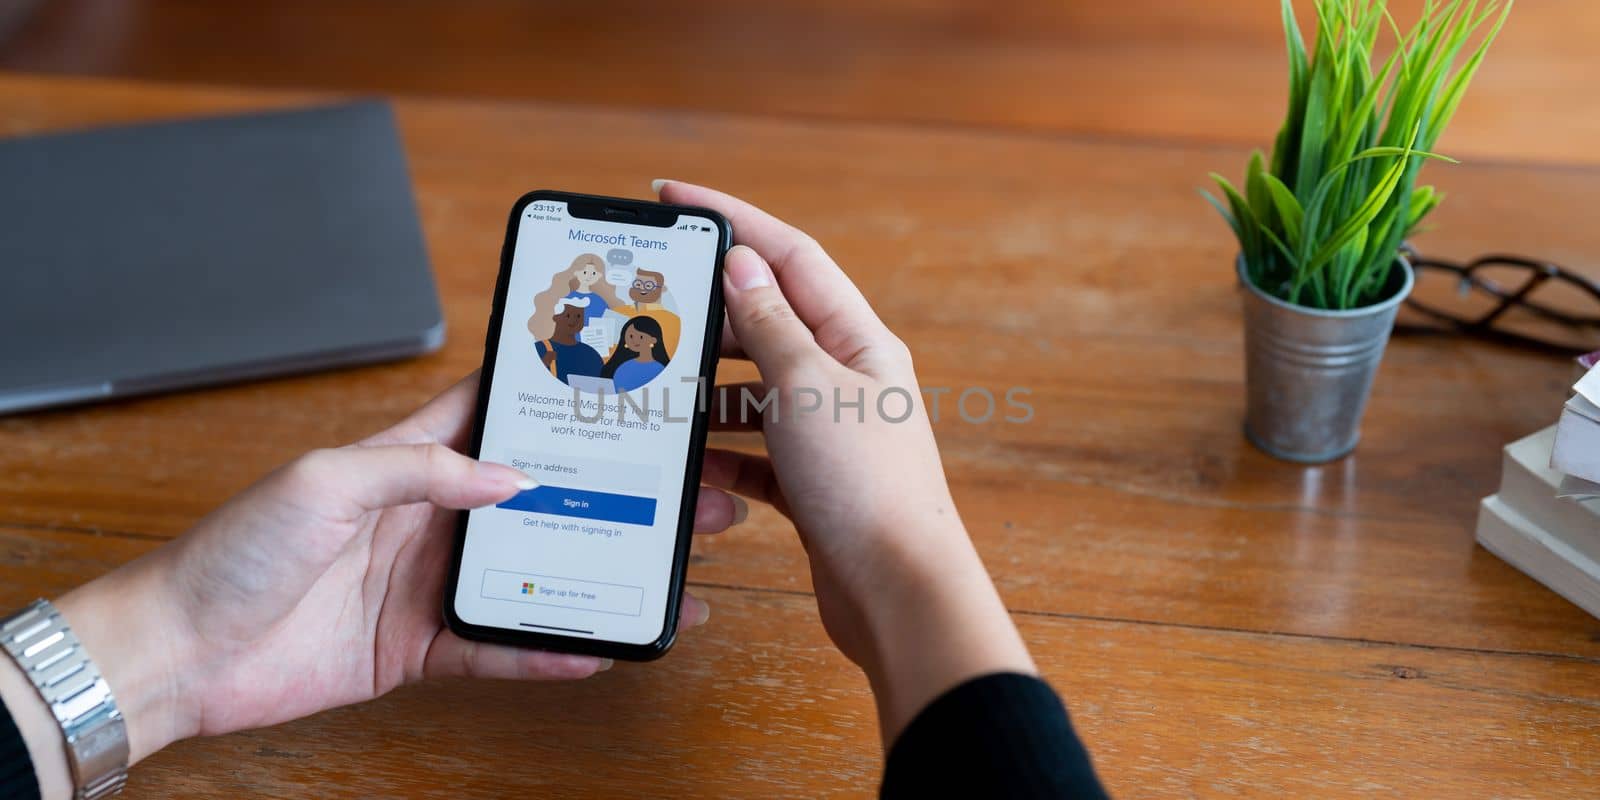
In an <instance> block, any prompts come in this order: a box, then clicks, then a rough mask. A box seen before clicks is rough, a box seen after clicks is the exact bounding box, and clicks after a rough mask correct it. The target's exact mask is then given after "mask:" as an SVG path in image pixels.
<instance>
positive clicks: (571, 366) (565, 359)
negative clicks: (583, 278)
mask: <svg viewBox="0 0 1600 800" xmlns="http://www.w3.org/2000/svg"><path fill="white" fill-rule="evenodd" d="M588 305H589V300H588V298H584V297H562V298H560V299H558V300H556V301H555V312H554V313H553V314H550V315H549V317H547V318H546V317H542V316H541V314H540V312H539V311H538V307H537V304H536V305H535V310H534V313H533V316H532V317H530V318H529V319H528V330H529V332H531V333H532V334H533V335H534V339H535V341H534V345H533V347H534V351H535V352H537V353H538V354H539V361H540V362H541V363H543V364H544V366H545V368H546V369H549V370H551V371H553V372H554V373H555V376H556V379H557V380H559V381H561V382H562V383H566V382H567V378H568V376H571V375H587V376H590V377H598V376H599V375H600V371H601V370H602V369H604V368H605V365H604V364H603V363H602V361H601V358H600V354H599V353H598V352H596V351H595V349H594V348H593V347H590V346H589V345H586V344H584V343H583V342H580V341H578V334H579V333H580V332H582V331H583V324H584V320H585V319H586V318H587V317H586V313H585V312H586V311H587V308H586V307H587V306H588ZM545 321H548V323H549V324H548V325H544V324H542V323H544V322H545ZM536 323H537V325H536ZM544 330H549V333H548V334H547V335H545V336H540V333H541V331H544Z"/></svg>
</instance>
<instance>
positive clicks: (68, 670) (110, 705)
mask: <svg viewBox="0 0 1600 800" xmlns="http://www.w3.org/2000/svg"><path fill="white" fill-rule="evenodd" d="M0 644H3V645H4V646H5V649H6V652H7V653H10V654H11V657H12V658H13V659H15V660H16V662H17V666H19V667H21V668H22V674H24V675H26V676H28V680H29V681H30V682H31V683H33V688H34V689H37V690H38V692H39V696H40V697H42V698H44V702H45V705H47V706H49V707H50V712H51V713H52V714H54V715H55V718H56V722H58V723H60V724H61V735H62V737H64V738H65V739H66V741H67V763H68V765H69V766H70V767H71V768H72V782H73V785H74V786H75V787H76V791H75V792H74V793H73V795H72V796H73V797H74V798H77V800H97V798H101V797H110V796H111V795H114V794H116V793H117V792H120V791H122V786H123V784H125V783H127V781H128V729H127V726H126V725H125V724H124V723H123V721H122V712H120V711H118V710H117V702H116V700H115V699H114V698H112V696H111V688H110V687H109V686H107V685H106V681H105V679H104V678H102V677H100V670H99V669H98V668H97V667H95V665H94V662H93V661H90V660H89V654H88V653H86V652H84V649H83V645H82V644H80V643H79V642H78V637H77V636H74V635H73V633H72V629H71V628H69V627H67V621H66V620H65V619H63V618H62V616H61V612H59V611H57V610H56V607H55V606H53V605H51V604H50V602H49V601H47V600H35V601H33V604H32V605H30V606H28V607H27V608H24V609H23V610H21V611H18V612H17V613H15V614H13V615H11V616H10V617H7V618H5V619H4V620H0Z"/></svg>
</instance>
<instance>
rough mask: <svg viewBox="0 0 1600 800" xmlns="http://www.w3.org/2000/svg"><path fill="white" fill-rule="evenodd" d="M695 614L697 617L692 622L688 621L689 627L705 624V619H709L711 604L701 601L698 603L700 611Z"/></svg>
mask: <svg viewBox="0 0 1600 800" xmlns="http://www.w3.org/2000/svg"><path fill="white" fill-rule="evenodd" d="M697 616H698V619H696V620H695V621H694V622H691V623H689V627H691V628H698V627H700V626H701V625H704V624H706V620H708V619H711V606H710V605H709V604H707V603H701V604H700V613H699V614H698V615H697Z"/></svg>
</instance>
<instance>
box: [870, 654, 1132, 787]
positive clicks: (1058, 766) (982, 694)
mask: <svg viewBox="0 0 1600 800" xmlns="http://www.w3.org/2000/svg"><path fill="white" fill-rule="evenodd" d="M879 796H880V797H885V798H904V797H916V798H923V797H958V796H969V797H985V798H988V797H995V798H1007V797H1088V798H1103V797H1106V790H1105V789H1104V788H1103V787H1101V785H1100V779H1099V778H1097V777H1095V774H1094V766H1093V765H1092V764H1090V763H1089V753H1088V751H1086V750H1084V748H1083V744H1082V743H1081V742H1079V741H1078V737H1077V735H1076V734H1074V733H1073V732H1072V723H1071V722H1069V721H1068V719H1067V709H1066V708H1065V707H1064V706H1062V705H1061V698H1059V697H1057V696H1056V693H1055V691H1054V690H1052V689H1051V688H1050V685H1049V684H1047V683H1045V682H1044V681H1042V680H1039V679H1038V678H1035V677H1032V676H1030V675H1020V674H1016V673H1000V674H995V675H985V676H983V677H979V678H973V679H972V680H970V681H967V682H966V683H963V684H961V685H960V686H957V687H956V688H954V689H951V690H950V691H948V692H945V693H944V694H942V695H940V696H939V697H938V699H936V700H934V701H933V702H932V703H930V704H929V705H928V707H927V708H924V709H923V710H922V712H921V713H919V714H917V717H916V719H913V720H912V721H911V724H910V725H908V726H906V729H905V731H903V732H901V734H900V738H899V739H898V740H896V741H895V743H894V745H893V746H892V747H891V748H890V749H889V763H888V765H887V766H886V767H885V768H884V772H883V786H882V788H881V789H880V790H879Z"/></svg>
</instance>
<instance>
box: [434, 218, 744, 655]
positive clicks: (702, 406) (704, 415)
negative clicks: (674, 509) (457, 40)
mask: <svg viewBox="0 0 1600 800" xmlns="http://www.w3.org/2000/svg"><path fill="white" fill-rule="evenodd" d="M541 200H548V201H557V202H564V203H566V204H567V205H568V209H569V210H570V211H571V212H572V213H573V215H574V216H579V214H578V212H579V211H580V210H582V211H583V212H584V213H583V214H582V215H581V216H580V218H583V219H595V220H597V221H605V222H618V221H619V220H617V219H615V218H609V217H608V216H606V212H607V211H608V210H611V209H616V210H619V212H631V213H632V214H634V215H636V217H637V221H631V222H623V224H628V225H641V226H646V227H667V226H670V225H672V224H674V223H676V222H677V220H678V218H679V217H680V216H682V215H685V214H689V215H693V216H696V217H703V218H705V219H709V220H711V221H712V222H713V223H714V224H715V225H716V227H717V248H716V257H715V259H714V261H713V264H712V276H711V278H712V279H711V297H710V302H709V303H708V305H707V313H706V336H705V344H704V350H703V352H702V353H701V356H700V377H701V379H702V384H701V385H702V386H703V387H705V391H706V392H707V393H709V392H710V391H711V390H712V387H714V386H715V385H716V372H717V358H718V355H719V352H720V350H721V344H722V321H723V316H724V315H723V299H722V261H723V255H724V254H725V253H727V251H728V248H729V247H730V246H731V243H732V241H733V228H732V226H731V225H729V223H728V221H727V219H726V218H724V217H723V216H722V215H721V214H719V213H717V212H715V211H712V210H711V209H708V208H698V207H695V206H680V205H672V204H668V203H657V202H652V201H648V200H631V199H626V198H620V197H602V196H598V195H588V194H577V193H574V192H561V191H555V190H550V189H540V190H537V191H532V192H529V193H527V194H525V195H523V196H522V197H521V198H519V199H518V200H517V202H516V204H515V205H513V206H512V207H511V215H510V218H509V220H508V222H507V224H506V239H505V244H504V245H503V246H502V247H501V250H500V274H499V277H498V278H497V279H496V281H495V289H494V304H493V306H492V308H491V310H490V314H489V331H488V334H487V336H486V337H485V342H484V351H483V352H484V356H483V371H482V376H483V377H482V378H481V379H480V381H479V383H478V398H477V402H476V405H475V407H474V410H473V420H472V439H471V441H470V442H469V443H468V450H467V454H468V455H470V456H472V457H473V458H477V457H478V455H479V453H480V452H481V451H482V447H483V427H484V416H485V414H486V413H487V411H488V406H489V391H490V388H491V386H492V383H493V377H492V376H493V375H494V369H495V360H496V358H497V357H498V355H499V350H500V330H501V328H502V327H503V326H504V321H505V308H506V293H507V289H508V287H509V285H510V280H511V268H512V261H513V257H514V256H515V254H516V249H517V233H518V231H519V230H520V228H521V224H522V222H521V221H522V215H523V212H524V210H525V209H526V208H527V207H528V205H529V204H531V203H534V202H538V201H541ZM592 214H601V215H602V216H592ZM662 220H666V221H665V222H663V221H662ZM708 405H709V403H708V402H696V403H695V413H694V418H693V422H692V423H691V424H692V427H691V429H690V433H689V452H688V453H687V454H686V456H685V464H684V486H683V498H682V502H681V503H680V505H679V517H678V533H677V542H676V544H675V545H674V548H673V554H672V574H671V576H670V577H669V579H668V585H667V604H666V614H665V616H664V618H663V620H662V629H661V633H660V635H659V636H657V637H656V639H655V640H654V641H652V642H650V643H648V644H630V643H627V642H615V641H609V640H606V639H595V638H586V637H577V636H563V635H560V634H554V633H543V632H537V631H524V630H512V629H510V628H499V627H494V626H488V625H475V624H472V623H469V622H466V621H465V620H463V619H461V617H460V615H458V614H457V613H456V607H455V599H456V593H457V584H459V583H460V580H461V559H462V555H463V554H464V552H465V550H466V541H467V513H468V512H465V511H462V512H460V513H459V515H458V516H457V520H456V526H455V527H456V532H455V543H454V548H453V551H452V553H451V557H450V575H449V579H448V580H447V581H446V582H445V590H444V598H443V600H444V603H443V605H444V618H445V624H446V625H447V626H448V627H449V628H450V630H451V631H453V632H455V634H456V635H458V636H460V637H462V638H463V639H472V640H476V641H485V642H494V643H498V644H509V645H516V646H520V647H532V648H538V649H542V650H554V651H559V652H564V653H579V654H583V655H593V656H601V657H604V658H615V659H623V660H628V661H650V660H654V659H657V658H660V657H661V656H663V655H666V652H667V651H668V650H669V649H671V648H672V645H673V643H674V642H675V641H676V640H677V634H678V611H679V608H680V606H681V604H682V600H683V588H684V580H685V573H686V572H687V569H688V564H689V547H690V540H691V539H692V538H693V535H694V515H695V504H696V501H697V500H698V498H699V492H700V470H701V464H702V461H703V459H704V455H705V444H706V434H707V431H708V428H709V413H708V409H707V406H708Z"/></svg>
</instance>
